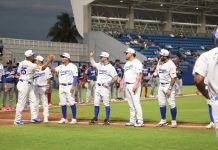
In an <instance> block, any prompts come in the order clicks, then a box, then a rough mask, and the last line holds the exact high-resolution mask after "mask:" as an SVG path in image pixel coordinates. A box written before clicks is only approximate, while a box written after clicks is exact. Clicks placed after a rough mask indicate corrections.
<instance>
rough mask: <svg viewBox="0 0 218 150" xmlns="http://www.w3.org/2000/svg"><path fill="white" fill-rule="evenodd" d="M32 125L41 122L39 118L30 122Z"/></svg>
mask: <svg viewBox="0 0 218 150" xmlns="http://www.w3.org/2000/svg"><path fill="white" fill-rule="evenodd" d="M31 122H32V123H40V122H42V120H41V119H40V118H35V119H32V120H31Z"/></svg>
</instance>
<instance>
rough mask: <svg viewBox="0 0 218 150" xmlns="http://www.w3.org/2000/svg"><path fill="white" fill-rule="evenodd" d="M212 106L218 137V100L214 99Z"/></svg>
mask: <svg viewBox="0 0 218 150" xmlns="http://www.w3.org/2000/svg"><path fill="white" fill-rule="evenodd" d="M211 106H212V114H213V119H214V124H215V130H216V135H217V137H218V100H212V101H211Z"/></svg>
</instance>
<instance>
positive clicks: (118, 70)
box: [115, 67, 124, 79]
mask: <svg viewBox="0 0 218 150" xmlns="http://www.w3.org/2000/svg"><path fill="white" fill-rule="evenodd" d="M115 69H116V72H117V74H118V77H120V78H121V79H122V78H123V73H124V70H123V69H122V68H118V67H117V68H115Z"/></svg>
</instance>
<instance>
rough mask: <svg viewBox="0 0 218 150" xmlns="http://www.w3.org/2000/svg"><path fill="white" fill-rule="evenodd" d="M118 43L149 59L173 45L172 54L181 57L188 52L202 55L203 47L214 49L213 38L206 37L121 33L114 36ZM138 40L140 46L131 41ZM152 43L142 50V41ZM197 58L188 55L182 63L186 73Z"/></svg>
mask: <svg viewBox="0 0 218 150" xmlns="http://www.w3.org/2000/svg"><path fill="white" fill-rule="evenodd" d="M114 37H115V38H116V39H117V40H118V41H120V42H121V43H123V44H129V46H130V47H132V48H134V49H135V50H136V51H139V52H141V53H142V54H144V55H145V56H146V57H147V58H155V57H158V53H157V51H158V50H160V49H161V48H164V47H165V46H166V45H171V46H172V49H171V54H173V55H177V56H179V57H180V56H181V55H182V53H184V54H185V55H186V53H185V52H186V51H189V53H191V52H192V51H197V52H200V53H202V52H203V51H204V50H203V49H202V46H203V47H207V48H213V47H214V42H213V39H212V38H206V37H179V36H178V37H177V36H169V35H145V34H141V35H137V34H135V33H130V34H127V33H121V35H120V36H114ZM133 40H137V41H139V42H138V44H135V43H132V42H131V41H133ZM145 40H147V41H150V44H148V47H147V49H146V50H145V49H141V46H140V45H141V43H142V42H141V41H145ZM195 60H196V58H195V57H194V56H193V55H191V54H189V55H188V54H187V55H186V57H185V59H183V60H182V62H181V67H182V69H183V70H184V71H187V70H190V69H192V66H193V64H194V62H195Z"/></svg>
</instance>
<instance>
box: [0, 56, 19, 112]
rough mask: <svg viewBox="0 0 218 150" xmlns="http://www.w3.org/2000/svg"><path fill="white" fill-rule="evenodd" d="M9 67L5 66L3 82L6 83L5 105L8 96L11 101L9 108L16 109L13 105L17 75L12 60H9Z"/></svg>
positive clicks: (4, 104)
mask: <svg viewBox="0 0 218 150" xmlns="http://www.w3.org/2000/svg"><path fill="white" fill-rule="evenodd" d="M6 64H7V67H6V68H5V70H4V72H5V74H4V75H3V84H4V96H3V106H6V100H7V98H8V101H9V105H8V106H9V107H8V109H9V110H14V107H13V103H12V102H13V95H14V83H15V75H16V69H14V68H13V67H12V61H11V60H8V61H7V63H6Z"/></svg>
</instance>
